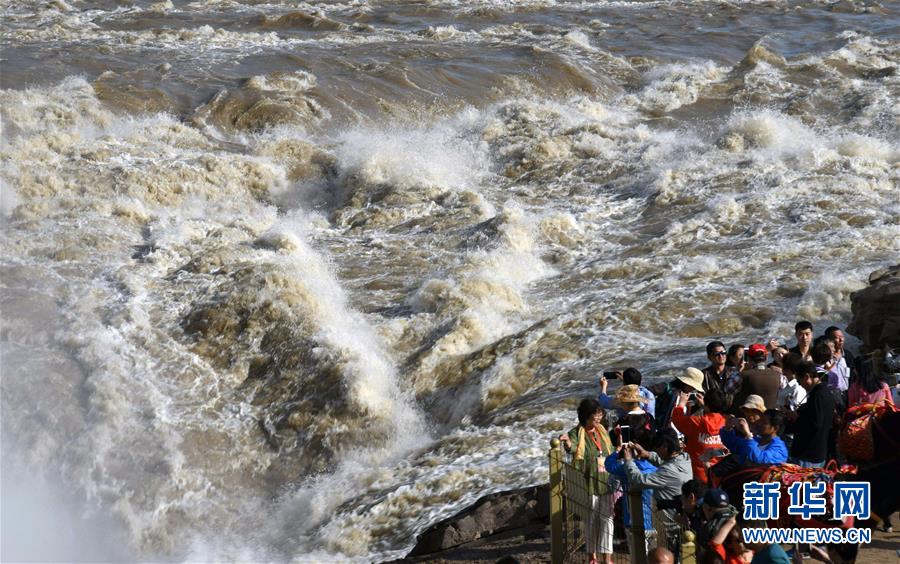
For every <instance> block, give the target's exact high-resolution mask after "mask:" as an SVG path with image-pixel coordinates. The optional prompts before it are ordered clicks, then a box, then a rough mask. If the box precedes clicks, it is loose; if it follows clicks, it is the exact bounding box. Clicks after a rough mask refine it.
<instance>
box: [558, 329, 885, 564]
mask: <svg viewBox="0 0 900 564" xmlns="http://www.w3.org/2000/svg"><path fill="white" fill-rule="evenodd" d="M795 336H796V345H795V346H793V347H791V348H787V347H785V346H784V345H782V344H781V343H779V342H778V341H776V340H770V341H769V342H767V343H754V344H751V345H749V346H745V345H743V344H732V345H730V346H726V345H725V344H724V343H722V342H720V341H712V342H711V343H709V344H708V345H707V346H706V357H707V359H708V361H709V365H708V366H707V367H706V368H704V369H702V370H701V369H697V368H686V369H685V370H684V371H683V372H682V373H680V374H679V375H678V376H676V377H675V378H674V379H672V380H671V381H668V382H662V383H659V384H656V385H649V386H648V385H644V382H643V379H642V375H641V373H640V371H639V370H637V369H635V368H628V369H625V370H622V371H621V372H618V371H614V372H612V373H604V374H605V376H601V377H600V382H599V384H600V394H599V396H598V397H589V398H585V399H584V400H582V401H581V403H580V405H579V406H578V425H577V426H575V427H574V428H573V429H572V430H571V431H569V432H568V433H566V434H563V435H562V436H561V437H560V441H561V442H562V444H563V446H564V447H565V449H566V451H567V452H569V453H570V454H571V461H572V464H573V465H574V466H575V467H576V468H577V469H578V470H580V471H582V472H583V474H584V476H585V478H586V483H587V487H588V490H589V491H588V493H589V494H590V499H591V507H590V508H587V511H586V515H584V520H585V521H587V523H586V526H585V537H586V538H585V544H586V550H587V553H588V556H589V558H590V561H591V562H592V563H593V562H598V563H601V562H602V563H603V564H607V563H610V562H612V556H613V552H614V550H613V544H614V526H613V518H614V517H613V516H614V515H615V514H616V513H617V511H618V512H619V513H620V515H621V518H622V521H623V523H624V525H625V531H626V533H630V531H631V526H630V525H631V515H632V514H633V513H634V512H633V511H629V509H630V508H629V507H628V503H629V501H628V500H629V496H627V495H623V492H628V491H634V490H636V489H637V490H641V496H642V497H641V500H642V501H641V503H642V506H643V507H642V509H643V511H642V513H643V521H644V523H643V525H644V526H643V530H644V531H647V536H648V537H650V536H651V535H653V534H666V533H659V532H658V531H659V530H660V525H661V528H662V529H664V530H669V531H671V530H676V529H680V528H689V529H691V530H692V531H694V532H695V534H696V543H695V544H696V547H697V557H698V562H705V563H710V564H712V563H718V562H723V563H727V564H740V563H751V562H752V564H761V563H768V562H779V563H782V562H783V563H789V562H790V561H791V560H790V558H789V556H788V553H786V552H785V550H784V549H783V548H782V547H781V546H779V545H777V544H775V545H771V544H770V545H751V544H747V543H745V542H744V539H743V538H742V535H741V534H740V528H741V515H739V514H736V510H735V508H734V507H733V501H734V500H732V499H730V498H729V495H728V493H726V491H724V490H723V489H721V488H719V487H718V485H719V481H720V479H721V478H722V477H723V476H726V475H729V474H732V473H734V472H735V471H737V470H740V469H741V468H742V467H745V466H748V465H779V464H783V463H791V464H795V465H797V467H800V468H820V467H823V466H825V464H826V461H827V460H837V461H842V457H843V453H842V452H840V449H838V448H837V429H839V428H840V424H841V418H842V417H843V415H844V414H845V413H846V411H847V409H848V408H850V407H853V406H855V405H860V404H878V403H888V404H891V405H893V404H895V403H896V404H898V405H900V397H898V395H900V387H898V385H897V382H896V381H893V382H890V381H885V380H882V379H880V376H878V375H877V371H875V370H872V369H871V362H869V364H868V365H867V364H866V363H864V362H860V359H856V358H854V356H853V355H852V354H851V352H850V351H849V350H847V349H845V347H844V334H843V332H842V331H841V329H839V328H838V327H829V328H828V329H827V330H826V331H825V332H824V334H822V335H821V336H819V337H817V338H814V335H813V326H812V324H811V323H810V322H808V321H801V322H799V323H797V324H796V326H795ZM611 379H621V382H622V385H621V386H620V387H619V388H618V389H617V390H616V392H615V394H614V395H610V394H609V393H608V384H609V380H611ZM633 499H636V498H633ZM654 513H655V515H656V516H657V519H659V520H660V522H658V523H656V530H654V523H653V522H652V521H651V516H652V515H653V514H654ZM627 542H628V543H629V545H631V543H633V542H635V539H633V538H631V536H630V534H629V535H627ZM664 544H665V545H668V546H669V547H670V548H674V552H675V554H672V553H670V552H668V550H666V549H658V550H653V551H652V554H651V555H650V559H651V561H666V560H667V559H670V558H671V559H673V560H674V559H676V558H677V556H678V555H677V551H678V548H677V540H676V541H675V542H674V543H660V545H661V546H662V545H664ZM650 546H653V545H650ZM796 556H797V557H798V558H799V557H800V555H796ZM803 556H804V557H809V556H812V557H813V558H819V559H820V560H823V561H829V560H828V556H827V554H825V553H824V552H823V551H821V550H819V549H818V548H816V547H807V548H806V550H805V554H804V555H803Z"/></svg>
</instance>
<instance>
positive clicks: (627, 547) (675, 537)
mask: <svg viewBox="0 0 900 564" xmlns="http://www.w3.org/2000/svg"><path fill="white" fill-rule="evenodd" d="M549 458H550V547H551V549H550V558H551V562H552V564H562V563H563V562H585V561H587V560H589V554H588V553H590V552H597V553H607V554H610V553H611V554H612V560H613V562H615V563H616V564H626V563H627V564H632V563H633V564H647V553H648V551H651V550H653V549H654V548H656V547H665V548H668V549H669V550H671V551H672V552H673V553H674V554H676V555H678V556H679V558H678V561H679V562H682V563H683V564H695V562H696V547H695V546H694V533H693V532H691V531H689V530H682V529H681V528H680V527H667V526H666V524H665V521H664V517H663V514H662V513H661V512H660V511H657V510H655V509H654V511H653V514H652V515H651V517H652V523H653V530H651V531H645V530H644V504H643V501H642V498H641V492H640V490H633V491H630V492H622V495H627V496H628V507H629V509H630V513H631V527H630V529H629V530H627V531H626V530H625V527H624V525H623V523H622V522H619V521H616V519H615V515H614V501H613V500H614V499H615V497H614V495H615V494H613V493H611V494H608V495H604V496H591V495H590V494H589V490H588V485H587V482H586V479H585V477H584V474H583V473H582V472H581V471H580V470H578V469H576V468H575V467H574V466H573V465H572V464H570V463H569V462H568V461H567V460H566V456H565V453H564V451H563V449H562V448H561V445H560V441H559V439H557V438H554V439H553V440H551V441H550V453H549ZM603 476H604V477H603V478H602V479H604V480H609V479H610V476H609V475H603ZM617 483H618V481H617V480H615V481H614V482H609V481H608V482H606V485H608V486H611V487H619V488H621V486H620V485H619V486H617V485H616V484H617ZM642 539H643V540H644V542H640V540H642ZM635 541H637V542H635ZM601 562H602V559H601Z"/></svg>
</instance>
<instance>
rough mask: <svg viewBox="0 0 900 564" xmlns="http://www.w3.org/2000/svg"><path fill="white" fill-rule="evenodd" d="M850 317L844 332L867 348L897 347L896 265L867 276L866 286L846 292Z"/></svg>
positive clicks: (899, 283)
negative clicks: (848, 295)
mask: <svg viewBox="0 0 900 564" xmlns="http://www.w3.org/2000/svg"><path fill="white" fill-rule="evenodd" d="M850 300H851V310H852V312H853V320H852V321H851V322H850V324H849V325H848V326H847V332H848V333H850V334H851V335H854V336H856V337H859V338H860V339H862V341H863V342H864V343H865V346H866V348H867V349H869V350H874V349H880V348H884V347H890V348H893V347H900V265H895V266H891V267H888V268H883V269H881V270H877V271H875V272H873V273H872V274H870V275H869V287H868V288H864V289H862V290H860V291H858V292H854V293H852V294H850Z"/></svg>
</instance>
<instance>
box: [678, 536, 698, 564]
mask: <svg viewBox="0 0 900 564" xmlns="http://www.w3.org/2000/svg"><path fill="white" fill-rule="evenodd" d="M695 538H696V535H695V534H694V531H687V530H686V531H683V532H682V533H681V564H696V563H697V547H696V546H695V545H694V539H695Z"/></svg>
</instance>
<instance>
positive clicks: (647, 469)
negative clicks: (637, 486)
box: [606, 430, 656, 531]
mask: <svg viewBox="0 0 900 564" xmlns="http://www.w3.org/2000/svg"><path fill="white" fill-rule="evenodd" d="M635 439H636V440H635V442H637V443H638V444H640V445H641V446H642V447H644V448H645V449H649V448H650V443H651V442H652V439H653V433H652V432H650V431H646V430H641V431H639V432H638V433H637V436H636V437H635ZM624 448H628V447H627V446H626V445H624V444H623V445H619V449H618V450H617V451H616V452H614V453H613V454H612V455H610V456H607V457H606V471H607V472H609V473H610V474H612V475H613V476H616V477H617V478H619V480H620V481H621V482H622V484H624V486H625V496H624V499H623V500H622V502H623V503H622V519H623V520H624V521H625V527H626V528H629V529H630V527H631V512H630V511H629V510H628V478H627V476H626V475H625V461H624V460H623V453H622V450H623V449H624ZM634 462H635V464H636V465H637V467H638V470H640V471H641V474H650V473H652V472H656V466H654V465H653V464H651V463H650V461H648V460H643V459H640V460H639V459H634ZM641 501H642V503H643V506H644V530H645V531H650V530H652V529H653V490H651V489H646V490H644V491H642V492H641Z"/></svg>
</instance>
